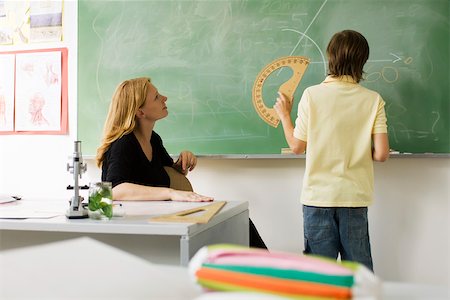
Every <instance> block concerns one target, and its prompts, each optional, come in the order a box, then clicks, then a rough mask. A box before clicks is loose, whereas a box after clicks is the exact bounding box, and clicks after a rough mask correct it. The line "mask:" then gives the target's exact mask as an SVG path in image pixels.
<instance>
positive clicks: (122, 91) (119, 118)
mask: <svg viewBox="0 0 450 300" xmlns="http://www.w3.org/2000/svg"><path fill="white" fill-rule="evenodd" d="M150 82H151V80H150V78H148V77H140V78H135V79H129V80H125V81H124V82H122V83H121V84H119V85H118V86H117V88H116V91H115V92H114V95H113V97H112V100H111V104H110V105H109V111H108V116H107V117H106V121H105V126H104V128H103V139H102V144H101V146H100V147H99V148H98V149H97V156H96V162H97V166H98V167H101V166H102V164H103V160H104V159H105V153H106V151H108V149H109V147H110V146H111V144H112V143H113V142H114V141H115V140H117V139H119V138H121V137H122V136H123V135H125V134H128V133H130V132H132V131H133V130H134V128H135V126H136V118H135V117H136V112H137V110H138V109H139V108H141V107H142V106H143V105H144V103H145V99H146V98H147V93H148V90H149V86H150V84H149V83H150Z"/></svg>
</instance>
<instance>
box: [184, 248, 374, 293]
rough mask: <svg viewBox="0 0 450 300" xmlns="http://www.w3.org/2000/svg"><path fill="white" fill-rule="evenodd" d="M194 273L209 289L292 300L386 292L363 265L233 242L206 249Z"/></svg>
mask: <svg viewBox="0 0 450 300" xmlns="http://www.w3.org/2000/svg"><path fill="white" fill-rule="evenodd" d="M189 271H190V273H191V276H192V277H193V278H194V280H195V281H196V282H197V283H198V284H200V285H201V286H202V287H204V288H206V289H207V290H212V291H231V292H232V291H234V292H258V293H268V294H272V295H277V296H283V297H287V298H292V299H378V298H379V295H380V288H381V283H380V281H379V279H378V278H377V277H376V276H375V275H374V274H373V273H372V272H371V271H369V270H368V269H367V268H366V267H364V266H363V265H361V264H358V263H354V262H336V261H335V260H330V259H328V258H323V257H318V256H311V255H299V254H289V253H283V252H269V251H267V250H262V249H256V248H248V247H242V246H236V245H227V244H218V245H211V246H205V247H203V248H202V249H200V250H199V251H198V252H197V253H196V254H195V256H194V257H193V258H192V259H191V261H190V263H189Z"/></svg>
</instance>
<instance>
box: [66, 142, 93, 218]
mask: <svg viewBox="0 0 450 300" xmlns="http://www.w3.org/2000/svg"><path fill="white" fill-rule="evenodd" d="M72 160H73V161H72V165H69V163H67V171H69V172H70V173H71V174H73V179H74V181H75V183H74V185H73V187H71V186H70V185H69V186H68V187H67V189H72V188H73V190H74V192H75V194H74V196H73V197H72V200H71V201H69V203H70V208H69V209H68V210H67V212H66V217H67V218H69V219H82V218H87V217H88V211H87V209H86V208H84V207H83V204H82V202H83V197H81V196H80V191H79V190H80V186H79V184H78V177H80V178H81V175H82V174H83V173H84V172H86V170H87V165H86V164H84V163H83V156H82V155H81V141H75V142H74V152H73V158H72ZM85 188H88V187H81V189H85Z"/></svg>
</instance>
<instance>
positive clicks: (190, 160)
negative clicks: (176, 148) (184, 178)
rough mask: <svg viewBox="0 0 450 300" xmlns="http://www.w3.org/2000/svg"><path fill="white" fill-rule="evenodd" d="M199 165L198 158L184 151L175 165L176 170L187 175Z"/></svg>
mask: <svg viewBox="0 0 450 300" xmlns="http://www.w3.org/2000/svg"><path fill="white" fill-rule="evenodd" d="M196 165H197V157H195V155H194V153H192V152H191V151H182V152H181V153H180V156H179V157H178V160H177V161H176V163H175V166H176V168H177V169H178V170H179V171H180V172H181V173H183V174H184V175H186V174H187V173H188V171H192V170H194V168H195V166H196Z"/></svg>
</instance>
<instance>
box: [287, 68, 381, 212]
mask: <svg viewBox="0 0 450 300" xmlns="http://www.w3.org/2000/svg"><path fill="white" fill-rule="evenodd" d="M384 105H385V102H384V101H383V99H382V98H381V96H380V95H379V94H378V93H377V92H374V91H372V90H369V89H367V88H365V87H363V86H361V85H359V84H358V83H356V82H355V81H354V80H353V79H352V78H351V77H350V76H342V77H339V78H334V77H331V76H328V77H327V78H326V79H325V80H324V81H323V82H322V83H320V84H318V85H315V86H311V87H309V88H307V89H305V91H304V92H303V95H302V98H301V100H300V103H299V106H298V117H297V119H296V121H295V129H294V136H295V137H296V138H298V139H300V140H303V141H305V142H307V150H306V168H305V177H304V180H303V188H302V194H301V199H302V203H303V204H304V205H310V206H319V207H364V206H368V205H370V204H371V202H372V200H373V161H372V134H375V133H387V124H386V114H385V111H384Z"/></svg>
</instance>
